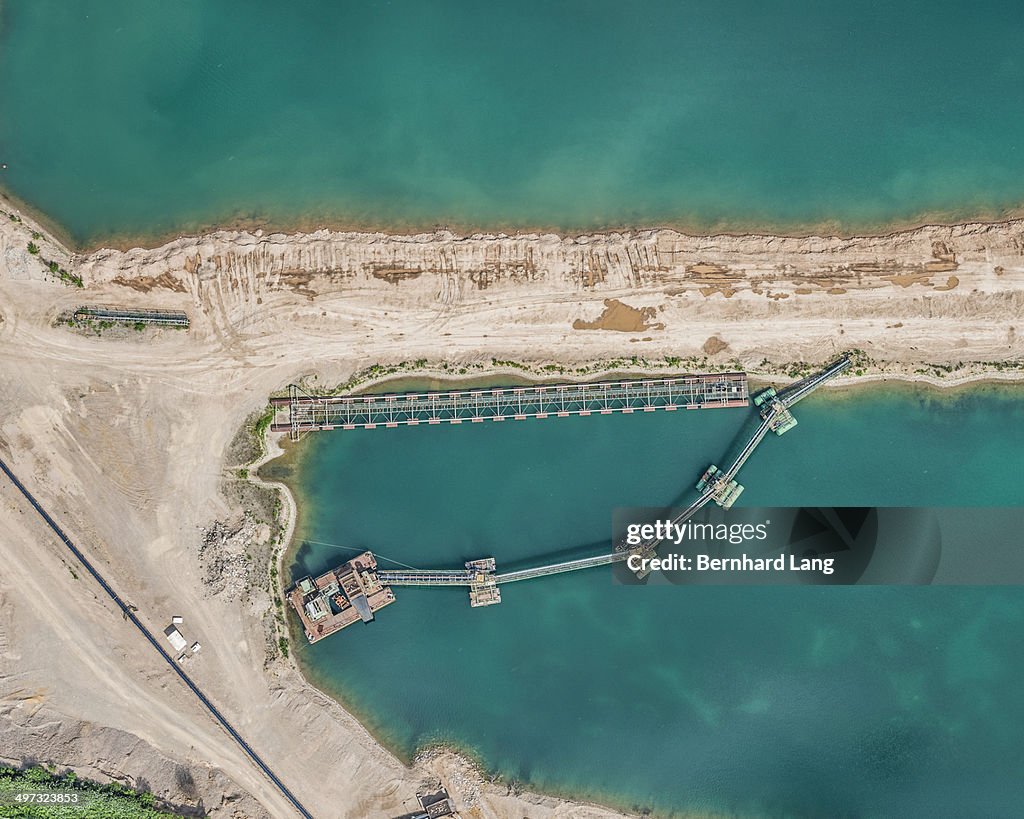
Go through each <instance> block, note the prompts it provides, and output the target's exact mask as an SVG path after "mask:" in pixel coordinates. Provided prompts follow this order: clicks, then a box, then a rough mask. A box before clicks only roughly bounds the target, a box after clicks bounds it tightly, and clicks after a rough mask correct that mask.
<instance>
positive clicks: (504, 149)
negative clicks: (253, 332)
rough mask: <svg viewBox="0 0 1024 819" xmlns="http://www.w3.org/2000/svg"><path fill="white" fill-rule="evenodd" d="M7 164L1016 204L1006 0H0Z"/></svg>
mask: <svg viewBox="0 0 1024 819" xmlns="http://www.w3.org/2000/svg"><path fill="white" fill-rule="evenodd" d="M0 15H2V16H0V161H2V162H6V163H7V164H8V168H7V170H5V171H2V172H0V186H2V187H3V188H4V189H6V190H8V191H10V192H11V193H13V194H14V195H16V196H17V197H19V198H21V199H23V200H25V201H27V202H28V203H30V204H31V205H33V206H35V207H36V208H37V209H39V210H41V211H43V212H45V213H46V214H48V215H49V216H50V217H52V218H53V219H54V220H56V221H57V222H59V223H60V224H61V225H62V226H64V227H65V228H66V230H67V231H68V232H69V233H70V234H71V236H72V237H73V238H74V239H76V240H77V241H79V242H83V243H95V242H99V241H101V240H103V239H109V238H112V237H113V238H117V237H122V238H125V237H147V236H148V237H153V236H155V235H158V234H166V233H172V232H175V231H188V230H196V229H198V228H199V227H201V226H204V225H208V224H210V223H232V222H234V221H236V220H241V221H260V220H267V221H270V222H273V223H275V224H279V225H285V226H289V225H303V224H311V223H315V222H320V221H332V222H341V223H348V224H354V225H373V226H385V227H388V226H391V227H393V226H406V225H408V226H411V225H416V226H433V225H435V224H451V225H455V226H482V227H498V226H501V227H517V226H552V227H562V228H593V227H599V226H605V225H609V224H628V225H635V224H651V223H666V222H670V223H676V224H682V225H685V226H688V227H691V228H702V229H707V228H711V227H714V226H719V227H730V226H732V227H737V226H740V227H741V226H761V227H776V228H783V229H785V228H790V229H798V228H799V226H802V225H807V224H809V223H814V224H820V223H825V222H831V223H834V224H837V225H838V226H840V227H841V228H843V229H857V228H870V227H872V226H878V225H881V224H883V223H891V222H902V221H907V220H914V219H915V217H918V216H920V215H921V214H933V215H934V214H938V215H940V216H943V217H945V218H950V219H952V218H959V217H965V216H969V215H981V214H996V213H998V212H1000V211H1002V210H1003V209H1005V208H1008V207H1012V206H1016V205H1019V204H1020V203H1021V202H1022V201H1024V184H1022V182H1021V180H1022V179H1024V150H1022V145H1024V57H1022V55H1021V50H1020V44H1021V42H1024V13H1022V10H1021V7H1020V4H1019V3H1018V2H1015V0H1006V2H981V3H966V2H950V1H949V0H901V2H898V3H879V2H877V0H844V1H843V2H832V1H831V0H814V2H812V1H811V0H806V2H795V1H794V0H788V2H778V3H764V2H761V1H760V0H728V1H726V2H721V1H720V0H705V1H704V2H694V1H692V0H691V2H675V1H674V0H673V1H670V0H662V1H661V2H648V3H641V4H628V5H623V4H622V3H618V2H615V3H613V2H607V0H587V2H555V3H551V2H531V1H530V0H526V1H525V2H516V3H500V4H499V3H480V2H473V0H451V1H450V2H424V0H391V2H361V3H337V2H333V0H297V2H293V3H280V2H276V1H275V2H272V1H271V0H250V1H249V2H247V3H245V4H244V6H239V4H238V3H231V2H225V1H224V0H220V1H219V2H218V1H217V0H175V2H166V0H75V2H72V3H68V2H67V0H3V2H2V3H0Z"/></svg>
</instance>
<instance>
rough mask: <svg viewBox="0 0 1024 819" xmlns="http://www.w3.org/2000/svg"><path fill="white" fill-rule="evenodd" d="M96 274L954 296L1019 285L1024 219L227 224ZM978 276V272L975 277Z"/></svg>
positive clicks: (256, 281)
mask: <svg viewBox="0 0 1024 819" xmlns="http://www.w3.org/2000/svg"><path fill="white" fill-rule="evenodd" d="M76 268H77V269H78V271H79V272H80V273H82V274H83V275H84V276H85V277H86V278H87V279H91V280H94V281H101V282H102V281H119V282H121V283H124V284H126V285H129V286H133V287H135V288H136V289H140V290H145V289H149V288H152V287H166V288H169V289H174V288H176V287H178V288H183V289H189V290H190V291H192V292H196V291H200V290H201V289H202V287H203V286H204V285H208V284H209V283H210V282H212V281H220V282H225V283H229V284H230V285H231V286H232V287H233V288H234V289H237V290H239V291H240V292H243V293H251V294H254V295H256V296H259V295H261V293H262V292H263V291H265V290H276V289H290V290H292V291H293V292H296V293H300V294H303V295H314V294H318V293H321V292H325V291H327V290H330V289H338V288H344V287H345V286H353V285H355V286H366V285H368V284H376V285H377V286H378V287H380V288H381V289H382V290H383V291H385V292H386V288H385V287H384V285H391V286H393V287H400V286H402V285H412V286H415V287H416V288H422V287H424V286H427V287H429V288H430V289H433V290H435V291H438V295H439V296H440V295H442V292H441V290H443V288H441V289H440V290H439V288H438V285H439V284H444V283H445V282H446V281H451V282H452V283H453V284H454V286H456V287H457V289H458V291H459V292H460V293H461V294H464V295H468V294H472V293H474V292H475V293H477V294H479V295H477V296H476V298H478V299H482V298H484V297H485V295H486V296H487V297H492V296H493V295H494V294H495V292H498V291H501V290H503V289H508V288H513V287H524V286H531V287H534V288H536V289H538V290H541V291H548V292H556V291H557V292H567V291H568V292H573V291H575V292H588V291H593V292H599V291H624V290H635V291H644V290H647V289H657V290H667V291H669V292H674V291H675V290H679V289H682V290H685V291H693V292H696V293H699V294H701V295H702V296H704V297H705V298H710V297H712V296H714V295H721V296H722V297H723V298H732V297H734V296H736V295H739V294H743V293H751V294H754V295H759V296H763V297H764V298H766V299H775V300H781V299H784V298H788V297H791V296H797V295H814V294H819V293H827V294H831V295H843V293H845V292H848V291H850V290H852V289H864V288H873V287H887V286H891V287H902V288H909V287H913V286H915V285H917V286H919V287H920V288H921V289H923V290H931V291H933V292H945V291H949V290H955V289H957V288H960V287H964V286H967V285H971V286H972V287H973V286H976V285H978V284H981V285H983V288H981V289H984V290H993V291H994V290H1006V289H1009V288H1011V287H1013V286H1015V285H1016V286H1019V284H1020V281H1019V278H1020V275H1021V273H1022V271H1024V222H1007V223H999V224H973V225H957V226H952V227H925V228H921V229H919V230H915V231H911V232H907V233H897V234H892V235H890V236H883V237H869V238H855V239H839V238H822V237H808V238H785V237H770V236H735V237H734V236H711V237H693V236H685V235H683V234H680V233H677V232H675V231H670V230H656V231H642V232H636V233H609V234H596V235H591V236H578V237H561V236H557V235H553V234H544V235H539V234H529V235H519V236H504V235H475V236H470V237H460V236H456V235H454V234H451V233H448V232H438V233H432V234H419V235H415V236H389V235H385V234H368V233H335V232H330V231H319V232H317V233H311V234H294V235H286V234H272V235H268V236H263V235H256V234H252V233H244V232H218V233H213V234H209V235H206V236H201V237H196V238H185V239H178V240H175V241H174V242H171V243H169V244H167V245H163V246H161V247H158V248H154V249H151V250H143V249H134V250H129V251H112V250H100V251H96V252H94V253H91V254H89V255H87V256H84V257H80V258H78V259H76ZM965 277H966V279H965Z"/></svg>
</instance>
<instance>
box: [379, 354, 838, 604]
mask: <svg viewBox="0 0 1024 819" xmlns="http://www.w3.org/2000/svg"><path fill="white" fill-rule="evenodd" d="M850 364H851V361H850V358H849V356H847V355H844V356H842V357H841V358H839V359H838V360H836V361H834V362H833V363H832V364H830V365H829V366H827V367H826V368H825V369H823V370H821V371H820V372H817V373H815V374H814V375H811V376H808V377H807V378H804V379H803V380H801V381H798V382H796V383H795V384H792V385H790V386H789V387H787V388H786V389H784V390H782V391H781V392H779V393H778V394H777V395H776V396H774V400H772V401H768V402H766V403H765V404H764V405H763V406H762V408H761V419H762V420H761V423H760V425H759V426H758V427H757V429H756V430H755V431H754V432H753V433H752V434H751V435H750V437H749V438H748V439H747V440H746V442H745V443H744V445H743V447H742V448H741V449H740V451H739V453H738V454H737V455H736V457H735V458H734V460H733V461H732V463H731V464H730V465H729V467H728V468H727V469H725V470H724V471H723V472H721V474H720V475H719V476H718V478H717V480H716V481H715V482H713V483H709V484H708V485H707V486H705V488H704V489H703V490H702V491H701V492H700V494H699V495H698V497H697V498H696V499H695V500H694V501H693V502H692V503H691V504H690V505H689V506H687V507H686V508H685V509H684V510H683V511H682V512H681V513H680V514H679V515H677V516H676V517H675V518H673V520H672V523H673V524H676V525H682V524H683V523H685V522H686V521H687V520H689V519H690V518H692V517H693V516H694V515H695V514H697V512H699V511H700V510H701V509H703V508H704V507H705V506H706V505H707V504H708V503H710V502H711V501H712V500H720V499H721V495H720V494H719V492H720V488H721V487H722V486H724V485H727V484H729V483H730V482H732V481H734V480H735V479H736V476H737V474H738V473H739V471H740V468H741V467H742V466H743V465H744V464H745V463H746V462H747V460H748V459H749V458H750V456H751V455H753V454H754V451H755V450H756V449H757V447H758V445H760V443H761V442H762V441H763V440H764V439H765V436H766V435H767V434H768V432H769V431H770V430H772V429H775V428H776V425H777V424H778V421H779V419H780V418H781V417H782V416H783V414H784V413H788V412H789V409H790V408H791V407H793V406H794V405H795V404H796V403H798V402H799V401H801V400H803V399H804V398H806V397H807V396H808V395H810V394H811V393H812V392H814V390H816V389H817V388H818V387H819V386H821V385H822V384H823V383H825V382H826V381H828V380H829V379H831V378H834V377H835V376H837V375H839V373H841V372H843V371H844V370H846V369H847V368H848V367H849V366H850ZM772 393H774V391H773V390H772ZM780 434H781V433H780ZM660 545H661V541H660V540H647V541H644V542H643V543H641V544H639V545H632V546H630V545H627V544H626V543H625V542H621V543H619V544H617V546H616V547H615V550H614V551H612V552H609V553H606V554H599V555H593V556H591V557H583V558H579V559H577V560H567V561H564V562H561V563H551V564H548V565H545V566H536V567H534V568H530V569H521V570H518V571H513V572H506V573H503V574H498V573H493V574H489V575H488V576H487V578H486V584H488V585H498V584H504V583H514V582H517V581H520V580H532V579H533V578H537V577H546V576H547V575H552V574H561V573H562V572H573V571H578V570H580V569H589V568H591V567H594V566H607V565H609V564H612V563H620V562H622V561H625V560H628V559H629V557H630V556H632V555H639V556H641V557H650V556H651V555H653V554H654V552H655V550H656V549H657V548H658V546H660ZM643 574H646V572H644V573H642V574H641V576H643ZM377 577H378V578H379V579H380V580H381V582H383V583H387V584H389V585H392V586H469V587H470V589H471V590H472V589H474V588H478V587H480V586H481V585H482V583H481V575H480V573H479V572H478V571H473V570H469V569H467V570H465V571H463V570H461V569H453V570H440V571H431V570H424V569H416V570H403V571H378V572H377Z"/></svg>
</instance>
